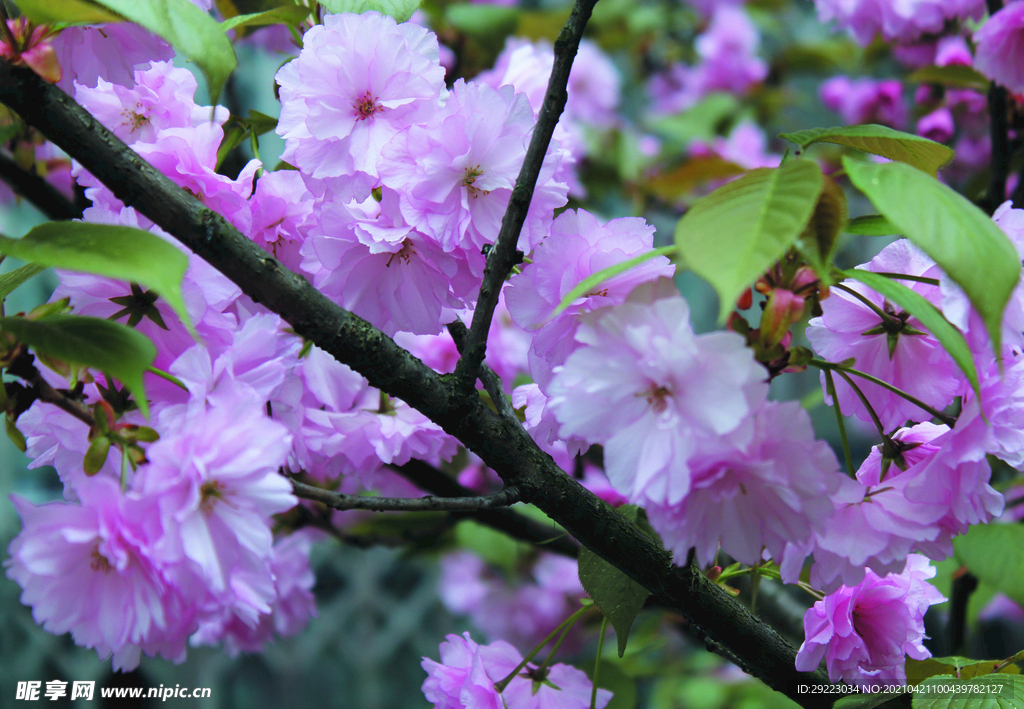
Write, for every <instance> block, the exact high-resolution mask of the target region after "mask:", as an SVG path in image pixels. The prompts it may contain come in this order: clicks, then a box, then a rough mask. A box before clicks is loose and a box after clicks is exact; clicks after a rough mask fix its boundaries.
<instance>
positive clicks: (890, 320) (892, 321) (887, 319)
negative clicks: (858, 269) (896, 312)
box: [832, 283, 903, 328]
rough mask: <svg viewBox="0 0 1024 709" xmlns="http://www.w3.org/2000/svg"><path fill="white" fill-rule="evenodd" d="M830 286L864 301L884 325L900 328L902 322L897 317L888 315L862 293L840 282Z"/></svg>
mask: <svg viewBox="0 0 1024 709" xmlns="http://www.w3.org/2000/svg"><path fill="white" fill-rule="evenodd" d="M832 287H833V288H838V289H839V290H841V291H843V292H845V293H849V294H850V295H852V296H853V297H854V298H856V299H857V300H859V301H860V302H862V303H864V305H866V306H868V307H869V308H870V309H871V310H872V311H873V312H874V313H875V314H876V315H877V316H878V317H880V318H882V322H884V323H885V324H886V325H891V326H892V327H897V328H902V327H903V322H902V321H901V320H900V319H899V318H896V317H893V316H892V315H889V313H887V312H885V311H884V310H882V309H881V308H879V307H878V306H877V305H875V304H874V303H872V302H871V299H870V298H868V297H866V296H865V295H864V294H863V293H858V292H857V291H855V290H854V289H853V288H850V287H849V286H844V285H843V284H842V283H836V284H835V285H834V286H832Z"/></svg>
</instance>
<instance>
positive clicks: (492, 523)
mask: <svg viewBox="0 0 1024 709" xmlns="http://www.w3.org/2000/svg"><path fill="white" fill-rule="evenodd" d="M391 468H392V469H393V470H394V471H396V472H398V473H400V474H401V475H403V476H404V477H405V478H406V479H407V480H409V481H410V482H411V483H413V484H414V485H416V486H417V487H418V488H420V489H421V490H426V491H427V492H432V493H434V494H435V495H443V496H445V497H467V496H469V495H472V494H473V491H472V490H470V489H469V488H466V487H463V486H462V485H460V484H459V483H458V481H456V480H452V479H451V478H450V477H448V476H447V475H445V474H444V473H442V472H441V471H440V470H438V469H437V468H435V467H434V466H432V465H430V464H428V463H424V462H423V461H422V460H416V459H415V458H414V459H413V460H410V461H409V462H408V463H406V464H405V465H394V466H391ZM452 516H453V517H455V518H456V519H474V520H476V521H477V522H479V523H481V524H486V525H487V526H488V527H491V528H493V529H497V530H498V531H500V532H504V533H505V534H507V535H509V536H510V537H515V538H516V539H521V540H523V541H524V542H529V543H530V544H534V545H536V546H538V547H540V548H542V549H544V550H546V551H550V552H552V553H554V554H561V555H562V556H568V557H572V558H573V559H575V558H576V555H577V554H578V553H579V550H580V545H579V543H578V542H577V541H576V540H575V539H573V538H572V537H570V536H568V535H567V534H565V533H563V532H558V531H556V530H553V529H552V528H551V527H550V526H548V525H546V524H543V523H541V522H540V521H538V520H535V519H531V518H529V517H527V516H525V515H522V514H520V513H518V512H516V511H515V510H509V509H501V508H499V509H494V510H480V511H479V512H453V513H452Z"/></svg>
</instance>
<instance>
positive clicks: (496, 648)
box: [423, 633, 612, 709]
mask: <svg viewBox="0 0 1024 709" xmlns="http://www.w3.org/2000/svg"><path fill="white" fill-rule="evenodd" d="M440 651H441V661H440V662H435V661H434V660H431V659H429V658H426V657H424V658H423V669H424V670H425V671H426V672H427V675H428V676H427V679H426V681H424V682H423V694H424V695H425V696H426V698H427V701H429V702H433V703H434V707H435V709H460V708H462V707H465V708H466V709H586V707H589V706H590V693H591V688H592V685H591V683H590V680H588V679H587V676H586V675H585V674H583V672H581V671H580V670H577V669H576V668H575V667H570V666H568V665H563V664H557V665H553V666H551V667H550V668H548V669H547V671H546V672H545V673H543V674H544V676H543V677H541V676H540V674H541V673H539V672H537V671H536V668H534V667H531V666H529V665H528V666H527V667H526V669H524V670H523V671H522V673H521V674H520V675H518V676H516V677H515V678H514V679H513V680H512V681H511V682H510V683H509V684H508V686H507V687H505V690H504V692H502V693H500V694H499V693H498V691H497V690H496V689H495V688H494V683H495V682H498V681H500V680H502V679H504V678H505V677H506V676H508V675H509V674H510V673H511V672H512V670H514V669H515V668H516V667H517V666H518V665H519V663H520V662H522V660H523V657H522V655H520V654H519V651H518V650H516V649H515V648H514V647H512V646H511V645H509V644H508V643H506V642H504V641H502V640H498V641H496V642H493V643H491V644H490V645H477V644H476V643H475V642H473V639H472V638H470V637H469V633H464V634H463V637H461V638H460V637H459V636H458V635H448V636H447V637H446V638H445V642H443V643H441V647H440ZM531 672H534V674H535V675H536V680H537V681H536V682H535V681H534V675H531ZM545 679H546V680H547V682H543V680H545ZM551 685H554V686H551ZM611 698H612V693H611V692H609V691H607V690H605V689H599V690H597V707H598V709H603V708H604V707H605V706H606V705H607V704H608V702H609V701H611Z"/></svg>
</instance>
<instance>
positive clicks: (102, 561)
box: [89, 546, 110, 573]
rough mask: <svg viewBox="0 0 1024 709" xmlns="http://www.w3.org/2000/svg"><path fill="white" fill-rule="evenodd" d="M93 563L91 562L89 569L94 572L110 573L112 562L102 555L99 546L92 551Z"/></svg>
mask: <svg viewBox="0 0 1024 709" xmlns="http://www.w3.org/2000/svg"><path fill="white" fill-rule="evenodd" d="M90 558H91V561H90V562H89V568H90V569H92V570H93V571H102V572H103V573H107V572H109V571H110V562H109V561H107V557H105V556H103V555H102V554H100V548H99V547H98V546H97V547H96V548H95V549H93V550H92V555H91V557H90Z"/></svg>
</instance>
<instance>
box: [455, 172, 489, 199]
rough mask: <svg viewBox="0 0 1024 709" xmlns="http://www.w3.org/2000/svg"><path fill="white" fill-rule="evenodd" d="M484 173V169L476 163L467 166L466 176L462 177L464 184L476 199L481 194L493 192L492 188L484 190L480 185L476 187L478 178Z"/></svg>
mask: <svg viewBox="0 0 1024 709" xmlns="http://www.w3.org/2000/svg"><path fill="white" fill-rule="evenodd" d="M483 174H484V171H483V170H482V169H480V166H479V165H476V166H474V167H467V168H466V176H465V177H463V178H462V186H463V187H465V188H466V190H467V191H468V192H469V193H470V194H471V195H473V198H474V199H475V198H477V197H479V196H480V195H481V194H485V195H488V194H490V193H491V191H490V190H482V189H480V188H479V187H474V183H475V182H476V178H478V177H480V176H481V175H483Z"/></svg>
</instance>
